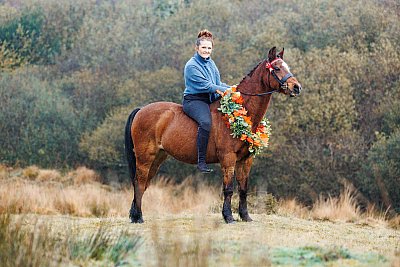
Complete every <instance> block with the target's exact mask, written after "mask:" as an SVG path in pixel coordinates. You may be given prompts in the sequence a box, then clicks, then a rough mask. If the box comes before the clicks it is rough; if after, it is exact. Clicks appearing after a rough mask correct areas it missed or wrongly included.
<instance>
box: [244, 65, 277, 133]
mask: <svg viewBox="0 0 400 267" xmlns="http://www.w3.org/2000/svg"><path fill="white" fill-rule="evenodd" d="M264 66H265V65H264V63H261V64H260V65H259V66H258V67H257V68H256V69H255V70H254V72H253V73H252V74H251V75H250V76H247V77H246V78H245V79H243V80H242V82H241V83H240V84H239V85H238V87H237V89H238V91H240V92H243V93H248V94H259V93H265V92H267V90H268V89H269V88H267V86H266V85H265V84H264V83H263V81H262V77H263V75H267V74H266V70H265V67H264ZM268 78H269V77H268ZM242 97H243V99H244V103H243V106H244V107H245V108H246V109H247V115H248V116H250V117H251V121H252V123H253V131H255V130H256V128H257V126H258V125H259V124H260V122H261V120H262V119H263V117H264V116H265V113H266V112H267V109H268V105H269V102H270V100H271V95H270V94H269V95H263V96H249V95H245V94H242Z"/></svg>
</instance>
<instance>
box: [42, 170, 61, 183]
mask: <svg viewBox="0 0 400 267" xmlns="http://www.w3.org/2000/svg"><path fill="white" fill-rule="evenodd" d="M36 179H37V180H38V181H41V182H48V181H60V180H61V174H60V172H59V171H57V170H39V174H38V175H37V178H36Z"/></svg>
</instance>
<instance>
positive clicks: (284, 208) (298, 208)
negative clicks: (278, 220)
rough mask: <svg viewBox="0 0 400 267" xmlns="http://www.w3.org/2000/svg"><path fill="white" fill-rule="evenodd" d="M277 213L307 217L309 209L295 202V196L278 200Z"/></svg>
mask: <svg viewBox="0 0 400 267" xmlns="http://www.w3.org/2000/svg"><path fill="white" fill-rule="evenodd" d="M277 214H279V215H283V216H295V217H298V218H302V219H307V218H309V217H310V210H309V209H308V208H307V207H305V206H303V205H302V204H300V203H299V202H297V200H296V199H295V198H292V199H283V200H280V201H279V205H278V209H277Z"/></svg>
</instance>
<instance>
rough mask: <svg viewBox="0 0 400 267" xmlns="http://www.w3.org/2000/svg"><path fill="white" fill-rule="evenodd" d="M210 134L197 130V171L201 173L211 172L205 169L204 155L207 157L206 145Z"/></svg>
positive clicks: (200, 129)
mask: <svg viewBox="0 0 400 267" xmlns="http://www.w3.org/2000/svg"><path fill="white" fill-rule="evenodd" d="M209 136H210V132H208V131H206V130H204V129H202V128H198V131H197V169H198V170H199V171H201V172H202V173H210V172H212V171H213V170H212V169H210V168H208V167H207V164H206V155H207V145H208V137H209Z"/></svg>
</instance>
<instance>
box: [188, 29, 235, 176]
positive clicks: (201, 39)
mask: <svg viewBox="0 0 400 267" xmlns="http://www.w3.org/2000/svg"><path fill="white" fill-rule="evenodd" d="M213 45H214V42H213V36H212V33H211V32H209V31H208V30H202V31H200V32H199V34H198V35H197V41H196V53H195V54H194V56H193V57H192V58H191V59H190V60H189V61H188V62H187V63H186V65H185V71H184V78H185V86H186V89H185V91H184V93H183V94H184V97H183V102H182V106H183V111H184V112H185V114H186V115H188V116H189V117H191V118H192V119H193V120H195V121H196V122H197V124H198V125H199V127H198V130H197V142H196V144H197V169H198V170H199V171H201V172H202V173H210V172H212V169H209V168H208V167H207V164H206V152H207V145H208V138H209V136H210V130H211V112H210V107H209V105H210V104H211V103H212V102H214V101H216V100H218V98H219V95H220V94H222V92H224V91H225V90H226V89H228V88H229V87H230V86H228V85H226V84H225V83H221V78H220V75H219V70H218V68H217V66H216V65H215V63H214V61H213V60H212V59H211V57H210V56H211V52H212V49H213Z"/></svg>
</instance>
